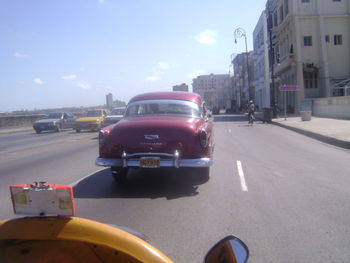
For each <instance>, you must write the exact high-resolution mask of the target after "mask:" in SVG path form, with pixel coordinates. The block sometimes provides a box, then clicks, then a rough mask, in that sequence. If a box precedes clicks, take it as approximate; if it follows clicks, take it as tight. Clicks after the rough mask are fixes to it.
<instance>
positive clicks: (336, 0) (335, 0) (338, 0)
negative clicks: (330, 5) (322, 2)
mask: <svg viewBox="0 0 350 263" xmlns="http://www.w3.org/2000/svg"><path fill="white" fill-rule="evenodd" d="M333 2H341V0H333Z"/></svg>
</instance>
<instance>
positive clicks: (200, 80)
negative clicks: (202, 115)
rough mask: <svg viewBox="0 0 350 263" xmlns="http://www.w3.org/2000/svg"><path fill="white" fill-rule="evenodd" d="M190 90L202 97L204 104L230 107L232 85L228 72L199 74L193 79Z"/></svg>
mask: <svg viewBox="0 0 350 263" xmlns="http://www.w3.org/2000/svg"><path fill="white" fill-rule="evenodd" d="M192 90H193V92H195V93H198V94H200V95H201V96H202V98H204V100H205V101H206V104H207V105H208V106H209V107H210V108H211V109H214V108H215V107H216V108H220V109H230V108H231V103H232V85H231V78H230V75H229V74H210V75H201V76H198V77H197V78H195V79H193V83H192Z"/></svg>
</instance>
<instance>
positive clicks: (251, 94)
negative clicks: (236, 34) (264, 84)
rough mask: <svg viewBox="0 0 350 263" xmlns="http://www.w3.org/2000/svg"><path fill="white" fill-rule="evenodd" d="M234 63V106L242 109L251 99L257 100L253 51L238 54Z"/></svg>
mask: <svg viewBox="0 0 350 263" xmlns="http://www.w3.org/2000/svg"><path fill="white" fill-rule="evenodd" d="M247 55H248V56H247ZM232 65H233V75H234V80H233V98H234V101H235V105H234V108H235V109H236V110H238V109H239V110H242V109H243V108H244V107H245V105H246V104H247V103H248V101H249V100H255V89H254V85H253V80H254V55H253V51H250V52H248V54H247V53H241V54H238V55H236V56H235V57H234V58H233V60H232Z"/></svg>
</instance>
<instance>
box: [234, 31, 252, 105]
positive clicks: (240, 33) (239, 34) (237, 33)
mask: <svg viewBox="0 0 350 263" xmlns="http://www.w3.org/2000/svg"><path fill="white" fill-rule="evenodd" d="M234 36H235V43H236V44H237V38H241V37H244V40H245V52H246V62H247V77H248V94H249V100H251V99H252V94H251V90H250V77H249V53H248V46H247V34H246V32H245V30H244V29H243V28H241V27H239V28H237V29H236V30H235V31H234Z"/></svg>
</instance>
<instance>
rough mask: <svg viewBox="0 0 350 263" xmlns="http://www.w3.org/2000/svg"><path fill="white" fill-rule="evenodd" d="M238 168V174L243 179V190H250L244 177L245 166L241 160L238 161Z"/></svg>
mask: <svg viewBox="0 0 350 263" xmlns="http://www.w3.org/2000/svg"><path fill="white" fill-rule="evenodd" d="M237 169H238V175H239V178H240V180H241V187H242V191H244V192H248V186H247V183H246V181H245V178H244V173H243V168H242V163H241V161H237Z"/></svg>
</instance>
